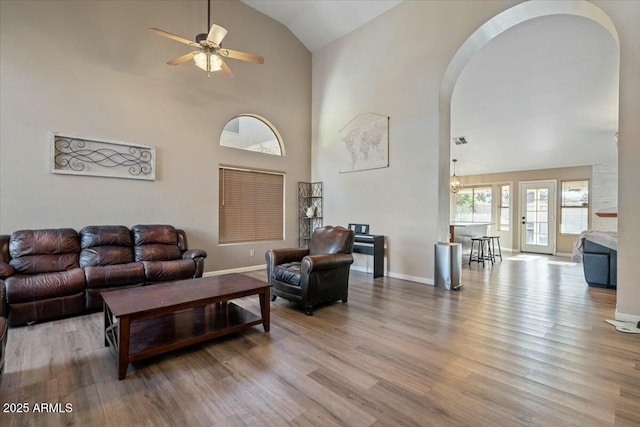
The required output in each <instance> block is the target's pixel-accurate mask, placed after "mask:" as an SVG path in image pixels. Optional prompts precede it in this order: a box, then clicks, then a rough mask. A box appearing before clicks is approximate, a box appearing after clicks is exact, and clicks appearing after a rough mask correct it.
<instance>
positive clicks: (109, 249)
mask: <svg viewBox="0 0 640 427" xmlns="http://www.w3.org/2000/svg"><path fill="white" fill-rule="evenodd" d="M133 259H134V258H133V248H130V247H124V246H94V247H91V248H85V249H82V250H81V251H80V260H79V264H80V267H93V266H97V265H116V264H126V263H129V262H133Z"/></svg>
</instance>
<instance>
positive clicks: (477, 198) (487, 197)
mask: <svg viewBox="0 0 640 427" xmlns="http://www.w3.org/2000/svg"><path fill="white" fill-rule="evenodd" d="M455 198H456V214H455V218H454V220H455V221H456V222H491V187H470V188H463V189H462V190H460V192H458V193H457V194H456V195H455Z"/></svg>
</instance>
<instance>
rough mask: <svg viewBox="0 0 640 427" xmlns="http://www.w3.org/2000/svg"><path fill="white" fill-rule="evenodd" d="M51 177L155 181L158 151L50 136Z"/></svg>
mask: <svg viewBox="0 0 640 427" xmlns="http://www.w3.org/2000/svg"><path fill="white" fill-rule="evenodd" d="M50 164H51V173H60V174H67V175H86V176H102V177H109V178H129V179H144V180H151V181H153V180H155V179H156V149H155V147H150V146H147V145H139V144H127V143H123V142H114V141H99V140H96V139H88V138H81V137H76V136H69V135H67V134H60V133H52V134H51V160H50Z"/></svg>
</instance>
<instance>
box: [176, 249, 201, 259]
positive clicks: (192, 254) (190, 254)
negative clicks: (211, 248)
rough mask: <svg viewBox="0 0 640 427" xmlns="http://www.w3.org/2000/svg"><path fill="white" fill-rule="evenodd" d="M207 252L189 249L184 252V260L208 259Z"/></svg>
mask: <svg viewBox="0 0 640 427" xmlns="http://www.w3.org/2000/svg"><path fill="white" fill-rule="evenodd" d="M206 257H207V252H206V251H204V250H203V249H187V250H186V251H184V252H182V259H196V258H206Z"/></svg>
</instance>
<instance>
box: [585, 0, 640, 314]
mask: <svg viewBox="0 0 640 427" xmlns="http://www.w3.org/2000/svg"><path fill="white" fill-rule="evenodd" d="M594 3H595V4H596V5H598V7H600V8H602V10H603V11H604V12H605V13H607V14H608V15H609V16H610V17H611V19H612V20H613V23H614V24H615V26H616V29H617V31H618V35H619V36H620V119H619V126H620V127H619V132H620V136H619V138H618V295H617V300H618V304H617V307H616V317H617V318H619V319H621V320H633V321H640V280H639V279H638V278H639V277H640V264H639V263H638V260H637V258H638V255H637V253H638V242H637V240H638V239H637V237H638V235H640V215H638V212H640V167H638V166H639V165H638V163H639V161H640V120H638V117H640V96H638V94H640V78H638V76H640V31H638V22H640V3H639V2H636V1H624V0H618V1H603V0H598V1H594Z"/></svg>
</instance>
